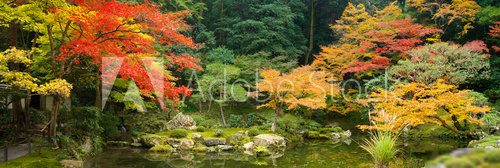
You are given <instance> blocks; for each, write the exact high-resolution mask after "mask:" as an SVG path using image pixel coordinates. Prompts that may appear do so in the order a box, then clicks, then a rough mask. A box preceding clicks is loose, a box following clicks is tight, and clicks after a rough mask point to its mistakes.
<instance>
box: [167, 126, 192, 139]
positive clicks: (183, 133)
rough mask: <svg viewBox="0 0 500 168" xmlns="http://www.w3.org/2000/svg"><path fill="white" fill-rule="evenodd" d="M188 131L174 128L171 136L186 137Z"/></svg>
mask: <svg viewBox="0 0 500 168" xmlns="http://www.w3.org/2000/svg"><path fill="white" fill-rule="evenodd" d="M188 134H189V133H188V131H187V130H185V129H180V128H179V129H173V130H172V131H170V137H171V138H185V137H187V135H188Z"/></svg>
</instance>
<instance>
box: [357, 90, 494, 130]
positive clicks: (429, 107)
mask: <svg viewBox="0 0 500 168" xmlns="http://www.w3.org/2000/svg"><path fill="white" fill-rule="evenodd" d="M470 92H471V91H469V90H458V89H457V86H455V85H448V84H446V83H445V82H444V80H438V81H437V82H436V83H435V84H433V85H428V84H423V83H409V84H405V85H399V86H396V87H395V88H394V90H392V91H387V90H378V91H376V92H373V93H372V94H370V97H369V98H370V103H371V104H372V106H373V108H374V110H373V111H371V112H370V113H371V120H372V122H373V123H372V125H361V126H359V128H361V129H365V130H366V129H368V130H384V131H394V132H397V131H400V130H401V129H403V128H405V127H407V126H411V127H416V126H419V125H423V124H433V125H438V126H442V127H444V128H446V129H448V130H451V131H453V132H455V133H457V134H460V135H464V136H474V135H473V133H471V132H470V130H468V129H467V126H468V125H481V124H482V122H481V120H480V119H479V118H478V115H479V114H481V113H486V112H489V111H490V110H491V108H490V107H488V106H485V105H483V106H476V104H475V101H476V100H475V98H472V97H469V96H468V94H469V93H470Z"/></svg>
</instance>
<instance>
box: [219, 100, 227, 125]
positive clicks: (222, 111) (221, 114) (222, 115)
mask: <svg viewBox="0 0 500 168" xmlns="http://www.w3.org/2000/svg"><path fill="white" fill-rule="evenodd" d="M219 107H220V117H221V119H222V124H224V127H226V119H225V118H224V110H223V108H222V103H219Z"/></svg>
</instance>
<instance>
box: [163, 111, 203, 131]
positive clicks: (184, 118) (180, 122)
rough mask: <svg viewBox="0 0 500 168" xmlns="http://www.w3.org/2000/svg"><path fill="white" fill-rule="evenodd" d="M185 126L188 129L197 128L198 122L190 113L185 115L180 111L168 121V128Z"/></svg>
mask: <svg viewBox="0 0 500 168" xmlns="http://www.w3.org/2000/svg"><path fill="white" fill-rule="evenodd" d="M176 128H183V129H188V130H193V129H196V122H195V121H194V120H193V118H192V117H191V116H189V115H184V114H182V113H179V114H177V115H175V117H174V118H173V119H172V120H170V121H168V122H167V129H169V130H171V129H176Z"/></svg>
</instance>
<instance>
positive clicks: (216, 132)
mask: <svg viewBox="0 0 500 168" xmlns="http://www.w3.org/2000/svg"><path fill="white" fill-rule="evenodd" d="M214 135H215V136H216V137H222V136H224V130H221V129H216V130H215V131H214Z"/></svg>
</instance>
